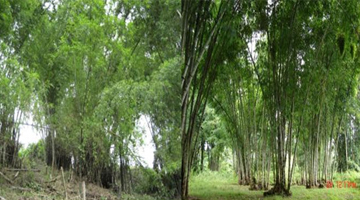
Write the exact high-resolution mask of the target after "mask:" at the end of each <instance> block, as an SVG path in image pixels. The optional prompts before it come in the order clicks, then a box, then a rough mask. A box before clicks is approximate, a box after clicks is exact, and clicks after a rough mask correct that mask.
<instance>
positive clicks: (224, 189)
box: [189, 172, 360, 200]
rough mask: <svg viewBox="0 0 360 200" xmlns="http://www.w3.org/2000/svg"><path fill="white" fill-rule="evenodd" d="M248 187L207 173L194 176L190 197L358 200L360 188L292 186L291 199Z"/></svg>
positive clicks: (233, 178)
mask: <svg viewBox="0 0 360 200" xmlns="http://www.w3.org/2000/svg"><path fill="white" fill-rule="evenodd" d="M248 188H249V187H248V186H240V185H238V184H237V182H236V177H233V176H232V175H228V176H227V175H222V174H219V173H210V172H205V173H203V174H200V175H196V176H193V177H192V178H191V180H190V191H189V192H190V197H192V198H193V199H200V200H215V199H219V200H220V199H221V200H227V199H268V200H273V199H314V200H315V199H316V200H321V199H354V200H355V199H358V200H360V187H359V184H357V188H331V189H328V188H324V189H318V188H314V189H305V186H295V185H294V186H292V187H291V192H292V196H291V197H281V196H271V197H266V198H265V197H263V192H264V191H250V190H249V189H248Z"/></svg>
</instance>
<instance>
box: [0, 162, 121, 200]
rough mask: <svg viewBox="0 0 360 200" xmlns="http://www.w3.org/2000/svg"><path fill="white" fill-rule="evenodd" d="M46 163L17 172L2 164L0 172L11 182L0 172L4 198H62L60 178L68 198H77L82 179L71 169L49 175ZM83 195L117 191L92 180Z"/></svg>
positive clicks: (0, 191)
mask: <svg viewBox="0 0 360 200" xmlns="http://www.w3.org/2000/svg"><path fill="white" fill-rule="evenodd" d="M45 166H46V165H45V163H38V164H37V165H36V166H33V168H34V169H38V170H39V171H20V172H17V171H9V170H8V169H6V168H4V169H3V170H2V173H3V174H4V176H5V177H7V178H8V179H9V180H10V181H11V182H10V181H7V180H6V179H5V178H4V177H3V176H0V197H3V198H5V199H6V200H38V199H44V200H48V199H49V200H53V199H55V200H57V199H65V198H64V197H65V189H64V182H63V180H65V183H66V192H67V196H68V199H69V200H70V199H80V188H81V187H80V186H81V181H79V179H78V177H76V176H74V175H73V174H72V173H71V171H64V176H62V173H61V171H60V170H54V172H53V175H52V176H51V175H50V171H51V168H49V167H45ZM63 177H64V179H63ZM86 197H87V199H101V200H105V199H107V200H112V199H116V195H115V194H114V193H113V192H112V191H111V190H107V189H104V188H101V187H99V186H97V185H95V184H91V183H86ZM0 199H1V198H0Z"/></svg>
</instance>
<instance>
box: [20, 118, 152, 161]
mask: <svg viewBox="0 0 360 200" xmlns="http://www.w3.org/2000/svg"><path fill="white" fill-rule="evenodd" d="M147 120H148V119H147V118H146V117H145V116H144V115H141V117H140V118H139V120H138V121H137V123H136V125H137V127H136V128H137V129H138V130H139V129H140V130H143V131H142V132H143V133H144V134H143V135H142V139H143V141H144V143H143V145H142V146H138V147H136V150H135V151H136V153H137V155H138V156H140V157H141V158H142V160H143V161H144V162H143V165H144V166H148V167H152V165H153V164H152V163H153V160H154V151H155V147H154V144H153V143H152V139H151V133H150V130H149V128H148V125H147ZM24 124H35V123H34V122H33V120H32V117H31V115H30V116H29V117H28V118H26V119H25V123H24ZM42 138H44V137H43V133H42V131H40V130H39V131H38V130H36V128H34V127H33V126H30V125H20V138H19V141H20V143H21V144H23V145H24V147H27V146H29V144H32V143H37V142H38V141H39V140H40V139H42Z"/></svg>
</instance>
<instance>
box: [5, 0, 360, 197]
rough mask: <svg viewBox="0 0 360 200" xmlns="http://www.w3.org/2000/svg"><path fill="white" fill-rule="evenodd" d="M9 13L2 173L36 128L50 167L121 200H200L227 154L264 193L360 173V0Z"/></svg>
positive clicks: (103, 1)
mask: <svg viewBox="0 0 360 200" xmlns="http://www.w3.org/2000/svg"><path fill="white" fill-rule="evenodd" d="M0 14H1V15H0V48H1V50H0V86H1V89H0V169H1V168H2V167H10V166H14V167H15V166H21V165H23V163H22V158H21V157H20V156H19V151H20V150H21V144H20V143H19V136H20V134H22V133H21V131H20V125H31V126H34V127H35V128H37V129H38V131H41V132H42V133H43V137H44V140H43V141H42V142H43V146H42V147H43V148H44V149H43V153H41V152H40V150H41V148H40V146H39V149H40V150H37V151H36V152H38V153H37V159H40V160H43V161H44V162H45V163H46V165H48V166H49V167H51V168H52V169H56V168H59V169H60V167H63V168H64V169H65V170H72V171H74V172H75V174H76V175H78V176H79V177H80V179H86V180H87V181H89V182H93V183H96V184H98V185H101V186H103V187H106V188H113V189H116V190H117V191H118V192H120V193H121V192H124V193H132V192H139V191H140V189H139V188H141V191H142V192H145V193H150V194H153V193H156V194H160V195H162V196H163V197H164V198H175V197H181V199H187V198H188V196H189V179H190V177H191V174H193V173H199V172H200V171H204V170H206V169H209V170H213V171H217V170H219V169H221V168H222V163H221V160H222V159H223V157H224V155H225V154H226V152H227V151H228V150H229V151H230V154H231V156H229V157H231V158H232V165H231V166H232V170H233V172H234V173H235V174H236V175H237V176H238V183H239V184H241V185H249V187H250V188H251V189H262V190H264V195H272V194H285V195H290V194H291V190H290V188H291V185H292V184H293V183H298V184H302V185H305V186H306V187H308V188H311V187H315V186H320V185H323V184H324V183H325V182H326V181H327V180H332V178H333V174H334V172H335V171H338V172H345V171H347V170H360V167H359V165H360V154H359V150H360V149H359V146H360V145H359V142H360V132H359V130H360V129H359V125H360V118H359V117H360V115H359V114H358V112H359V108H360V107H359V106H360V101H359V100H360V96H359V93H358V90H359V84H358V82H359V74H360V60H359V55H360V52H359V51H360V50H359V49H360V48H359V40H360V20H359V19H360V3H359V2H358V1H357V0H348V1H333V0H319V1H312V0H291V1H285V0H273V1H267V0H255V1H253V0H231V1H230V0H215V1H213V0H201V1H190V0H182V1H168V0H149V1H137V0H129V1H122V0H120V1H117V0H92V1H88V0H77V1H72V0H64V1H57V0H29V1H9V0H0ZM29 116H31V117H32V118H33V122H34V123H33V124H27V122H26V119H28V118H29ZM144 119H145V121H147V126H148V129H149V131H150V134H151V140H152V143H153V144H154V148H155V152H154V162H153V166H150V168H151V169H148V168H146V167H145V166H143V162H142V160H141V158H140V155H137V153H136V151H135V149H136V147H138V146H141V140H142V139H141V138H142V135H143V134H144V133H143V132H142V131H141V130H138V124H139V121H143V120H144ZM39 152H40V153H39ZM146 177H147V178H148V179H146ZM142 182H149V183H150V184H152V185H151V187H145V186H144V184H145V183H142ZM270 183H274V185H273V186H271V185H270ZM142 184H143V185H142ZM139 185H140V186H141V187H140V186H139Z"/></svg>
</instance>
